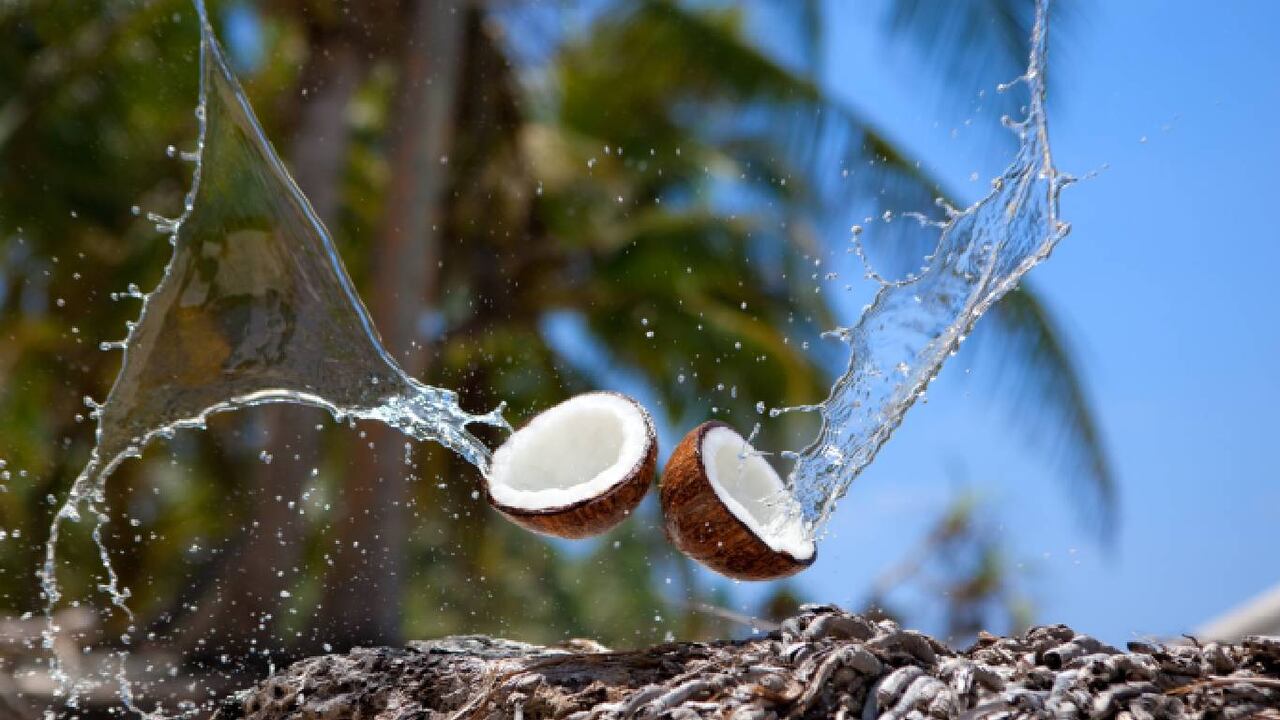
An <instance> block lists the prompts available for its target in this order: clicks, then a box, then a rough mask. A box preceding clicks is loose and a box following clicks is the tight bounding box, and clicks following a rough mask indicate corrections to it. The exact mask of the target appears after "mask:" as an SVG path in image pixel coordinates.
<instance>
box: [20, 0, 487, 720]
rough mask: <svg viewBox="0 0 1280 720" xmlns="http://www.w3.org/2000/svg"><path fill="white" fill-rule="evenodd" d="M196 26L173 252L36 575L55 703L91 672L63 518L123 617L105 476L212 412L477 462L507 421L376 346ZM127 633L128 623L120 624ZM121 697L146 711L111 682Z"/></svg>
mask: <svg viewBox="0 0 1280 720" xmlns="http://www.w3.org/2000/svg"><path fill="white" fill-rule="evenodd" d="M195 7H196V11H197V16H198V17H199V20H200V96H199V103H198V105H197V108H196V118H197V120H198V122H199V135H198V141H197V148H196V151H195V152H194V153H189V154H188V153H184V154H183V157H184V158H185V159H187V160H190V161H192V162H194V164H195V170H194V172H193V179H192V185H191V190H190V192H189V193H188V194H187V196H186V198H185V203H184V211H183V213H182V215H181V216H180V217H178V218H177V219H172V220H171V219H167V218H163V217H160V216H156V215H151V216H149V217H150V218H151V219H152V220H153V221H154V222H156V225H157V229H159V230H161V231H163V232H165V233H167V234H168V235H169V236H170V239H171V242H172V245H173V256H172V258H171V260H170V261H169V264H168V267H167V268H166V269H165V273H164V276H163V279H162V280H161V281H160V283H159V285H158V286H157V287H156V289H155V290H154V291H153V292H152V293H150V294H149V295H146V296H142V302H143V304H142V310H141V313H140V315H139V318H138V320H137V322H136V323H133V324H130V326H129V332H128V337H127V339H126V340H125V341H124V342H122V343H105V344H104V349H112V348H121V349H123V351H124V359H123V363H122V366H121V369H120V372H119V374H118V376H117V377H116V380H115V383H114V385H113V386H112V388H111V391H110V393H109V394H108V396H107V398H106V400H105V401H104V402H103V403H101V404H100V405H98V404H96V403H93V401H92V400H89V399H87V398H86V403H88V404H89V405H90V407H92V408H93V417H95V418H96V420H97V430H96V446H95V448H94V450H93V451H92V454H91V455H90V457H89V460H88V462H87V464H86V465H85V467H84V469H83V470H82V471H81V473H80V474H79V476H78V477H77V478H76V480H75V482H74V484H73V486H72V488H71V490H70V493H69V495H68V496H67V498H66V501H65V502H64V504H63V505H62V506H61V508H60V509H59V511H58V512H57V514H56V515H55V517H54V519H53V523H52V526H51V528H50V534H49V539H48V543H47V545H46V551H45V559H44V564H43V567H42V568H41V570H40V581H41V585H42V589H43V592H44V595H45V605H46V607H45V615H46V630H45V633H44V646H45V648H46V649H47V650H48V651H49V652H50V653H51V655H52V657H51V664H52V666H51V673H52V675H53V678H54V680H55V681H56V683H57V685H58V687H59V689H60V691H61V692H62V693H64V694H65V696H66V700H67V704H68V706H70V707H75V706H76V702H77V695H78V694H79V693H80V692H81V691H82V690H83V689H85V685H86V684H87V683H91V682H92V680H91V679H87V678H80V679H78V680H74V681H73V679H72V678H70V677H69V676H68V674H67V672H66V670H65V664H64V663H63V662H61V659H60V658H58V657H57V656H56V654H55V653H53V650H54V648H55V643H54V640H55V638H56V633H57V631H58V628H57V627H56V626H55V624H54V620H53V617H54V616H53V612H54V610H55V608H56V607H57V605H58V603H59V601H60V600H61V599H62V592H61V588H60V586H59V583H58V562H59V554H58V551H59V545H58V543H59V537H60V532H61V530H62V527H63V525H64V524H65V523H67V522H78V521H80V520H81V519H82V518H83V517H84V516H85V515H86V514H87V515H89V516H90V517H91V518H92V520H91V521H92V522H93V523H94V525H93V538H94V541H95V543H96V544H97V548H98V554H99V556H100V560H101V564H102V566H103V571H104V574H105V581H104V582H103V583H102V584H101V585H100V586H99V590H101V591H102V592H103V593H105V595H106V596H107V597H108V598H109V600H110V602H111V603H112V605H113V606H114V607H116V608H117V609H118V610H119V611H120V612H123V613H125V614H126V615H127V616H128V617H129V619H130V621H132V614H131V613H130V611H129V607H128V600H129V591H128V590H127V589H126V588H122V587H121V586H120V583H119V579H118V577H117V575H116V572H115V570H114V569H113V567H112V564H111V559H110V557H109V554H108V551H107V546H106V544H105V542H104V540H103V532H104V528H105V526H106V525H107V524H108V522H109V521H110V518H109V516H108V513H107V509H106V505H105V487H106V483H107V480H108V478H109V477H110V475H111V473H112V472H113V471H114V470H115V469H116V468H117V467H118V466H119V465H120V463H122V462H123V461H125V460H126V459H128V458H131V457H138V456H140V455H141V453H142V451H143V449H144V448H145V447H146V446H147V445H148V444H149V443H150V442H151V441H153V440H155V439H157V438H168V437H171V436H172V435H173V434H174V432H175V431H176V430H178V429H182V428H203V427H204V425H205V420H206V418H207V417H208V416H209V415H211V414H213V413H217V412H222V411H227V410H234V409H237V408H244V407H249V406H255V405H261V404H264V403H277V402H286V403H298V404H303V405H311V406H316V407H320V408H323V409H326V410H328V411H329V412H331V413H332V414H333V415H334V417H335V418H336V419H338V420H340V421H342V420H355V419H366V420H378V421H381V422H384V423H386V424H388V425H391V426H393V427H395V428H397V429H399V430H401V431H402V432H404V433H405V434H406V435H408V436H410V437H412V438H414V439H416V440H424V441H425V440H433V441H435V442H438V443H440V444H441V445H444V446H445V447H447V448H449V449H450V450H453V451H454V452H456V453H458V454H459V455H460V456H462V457H463V458H465V459H466V460H467V461H469V462H470V463H471V464H473V465H475V466H476V467H477V468H478V469H479V470H480V471H481V472H485V471H486V470H487V468H488V463H489V451H488V449H487V448H486V446H485V445H483V444H482V443H481V442H480V441H479V440H477V439H476V438H475V437H474V436H473V435H472V434H471V433H470V432H469V431H468V429H467V426H468V425H470V424H472V423H483V424H488V425H493V426H497V427H501V428H507V429H509V427H508V425H507V423H506V421H505V420H503V418H502V406H499V407H498V408H496V409H494V410H493V411H492V412H490V413H487V414H483V415H473V414H470V413H468V412H466V411H464V410H463V409H462V408H461V407H459V406H458V403H457V397H456V395H455V394H454V393H453V392H452V391H450V390H445V389H441V388H435V387H429V386H426V385H423V384H422V383H419V382H417V381H416V380H414V379H413V378H411V377H409V376H408V375H407V374H405V373H404V372H403V371H402V370H401V369H400V367H399V366H398V365H397V364H396V363H395V361H394V360H393V359H392V358H391V356H390V355H389V354H388V353H387V351H386V350H385V349H384V348H383V346H382V344H381V343H380V342H379V340H378V336H377V333H376V331H375V330H374V328H373V325H372V322H371V320H370V318H369V315H368V312H367V311H366V310H365V308H364V305H363V304H362V303H361V301H360V299H359V297H358V296H357V295H356V293H355V290H354V288H353V286H352V283H351V280H350V278H349V277H348V276H347V272H346V269H345V268H344V267H343V265H342V261H341V260H340V259H339V257H338V254H337V252H336V250H335V248H334V246H333V242H332V241H331V239H330V238H329V236H328V234H327V232H326V231H325V229H324V227H323V226H322V225H321V223H320V220H319V219H318V218H317V217H316V215H315V213H314V212H313V211H312V209H311V206H310V204H309V203H308V202H307V200H306V198H305V197H303V195H302V193H301V192H300V191H299V189H298V187H297V186H296V185H295V184H294V182H293V180H292V178H290V177H289V174H288V172H287V171H286V170H285V168H284V165H283V164H282V163H281V161H280V159H279V158H278V157H277V155H276V154H275V152H274V151H273V149H272V147H271V145H270V143H269V142H268V141H267V139H266V137H265V135H264V134H263V131H262V129H261V127H260V126H259V124H258V121H257V119H256V118H255V117H254V114H253V111H252V109H251V108H250V106H249V103H248V101H247V99H246V98H245V95H244V93H243V91H242V90H241V88H240V86H239V84H238V82H237V81H236V79H235V76H234V75H233V74H232V72H231V71H230V69H229V68H228V65H227V63H226V60H225V59H224V57H223V53H222V50H221V48H220V47H219V45H218V42H217V39H216V38H215V37H214V34H213V31H212V29H211V26H210V24H209V21H208V17H207V14H206V12H205V8H204V6H203V4H202V3H201V2H199V0H197V2H196V4H195ZM129 632H130V633H133V632H136V629H134V628H130V631H129ZM126 658H127V656H126V654H125V653H123V652H122V653H120V654H119V660H120V663H119V668H120V670H119V672H118V673H117V675H116V677H115V680H116V681H118V683H119V692H120V695H121V699H122V700H123V702H124V704H125V705H126V706H127V707H128V708H129V709H131V710H134V711H135V712H139V713H143V714H146V713H145V712H144V711H143V710H142V709H140V708H139V707H138V706H137V705H136V703H135V699H134V697H133V693H132V691H131V687H130V683H129V682H128V680H127V679H126V678H125V676H124V662H125V660H126Z"/></svg>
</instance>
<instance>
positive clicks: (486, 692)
mask: <svg viewBox="0 0 1280 720" xmlns="http://www.w3.org/2000/svg"><path fill="white" fill-rule="evenodd" d="M216 717H217V718H218V720H239V719H240V718H246V719H248V718H252V719H254V720H274V719H278V718H286V717H288V718H307V719H308V720H331V719H332V720H336V719H338V718H437V717H448V718H459V719H460V718H500V717H515V718H581V719H584V720H585V719H586V718H623V717H636V718H657V717H665V718H712V717H714V718H733V719H735V720H745V719H746V718H762V719H763V718H774V717H778V718H783V717H815V718H816V717H836V718H873V717H887V718H1014V717H1018V718H1032V717H1035V718H1125V719H1132V720H1145V719H1146V718H1163V717H1175V718H1176V717H1191V718H1199V717H1206V718H1264V719H1266V720H1280V637H1251V638H1246V639H1245V641H1244V642H1243V643H1242V644H1240V645H1217V644H1206V645H1203V646H1197V645H1194V644H1188V645H1178V646H1154V645H1146V644H1140V643H1130V645H1129V647H1128V650H1127V651H1121V650H1119V649H1117V648H1113V647H1109V646H1106V645H1103V644H1102V643H1100V642H1098V641H1097V640H1095V639H1094V638H1091V637H1089V636H1087V635H1081V634H1078V633H1076V632H1074V631H1072V630H1071V629H1070V628H1067V627H1065V626H1062V625H1053V626H1044V627H1038V628H1034V629H1032V630H1031V631H1030V632H1028V633H1027V634H1026V635H1024V636H1022V637H1015V638H997V637H990V636H987V637H983V638H981V639H979V641H978V642H977V643H976V644H975V645H974V646H973V647H971V648H969V649H967V650H964V651H959V652H958V651H954V650H951V649H949V648H947V647H945V646H944V645H942V644H941V643H938V642H937V641H935V640H933V639H931V638H929V637H927V636H925V635H921V634H919V633H915V632H911V631H909V630H902V629H901V628H899V627H898V626H897V625H895V624H893V623H891V622H881V623H873V622H871V621H869V620H866V619H864V618H861V617H859V616H856V615H850V614H847V613H844V612H842V611H840V610H837V609H835V608H831V607H816V606H809V607H805V608H803V609H802V613H801V614H800V615H799V616H797V617H794V618H791V619H789V620H787V621H786V622H785V623H783V625H782V629H781V630H780V631H779V632H777V633H774V634H772V635H769V636H767V637H763V638H760V639H755V640H749V641H744V642H733V643H729V642H726V643H716V644H700V643H678V644H670V645H661V646H656V647H653V648H648V649H645V650H638V651H631V652H606V651H596V649H593V648H588V647H575V648H572V649H566V648H544V647H538V646H533V645H525V644H521V643H513V642H508V641H505V640H494V639H490V638H484V637H450V638H444V639H442V640H437V641H432V642H421V643H412V644H410V645H409V646H408V647H405V648H369V649H363V648H361V649H356V650H354V651H352V652H351V653H350V654H347V655H328V656H323V657H316V658H310V659H308V660H304V661H302V662H299V663H297V664H295V665H293V666H291V667H289V668H287V669H285V670H283V671H281V672H279V673H277V674H276V675H274V676H272V677H270V678H268V679H267V680H265V681H264V682H262V683H261V684H260V685H259V686H258V687H256V688H252V689H250V690H246V691H244V692H242V693H239V694H238V695H236V696H234V697H233V698H231V699H229V700H228V701H227V702H226V703H225V704H224V706H223V707H222V708H221V709H220V710H219V711H218V713H217V715H216Z"/></svg>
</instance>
